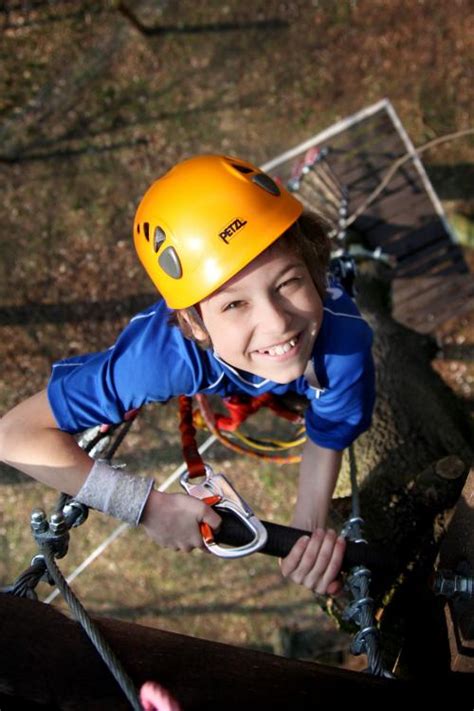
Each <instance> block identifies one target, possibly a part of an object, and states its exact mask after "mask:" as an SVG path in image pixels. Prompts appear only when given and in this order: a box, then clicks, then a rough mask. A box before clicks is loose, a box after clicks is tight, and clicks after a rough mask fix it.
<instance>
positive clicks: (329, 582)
mask: <svg viewBox="0 0 474 711" xmlns="http://www.w3.org/2000/svg"><path fill="white" fill-rule="evenodd" d="M345 550H346V542H345V539H344V538H342V537H338V536H337V534H336V532H335V531H333V530H332V529H329V530H328V531H325V530H324V529H323V528H317V529H316V530H315V531H314V532H313V534H312V535H311V538H309V537H308V536H302V537H301V538H299V539H298V540H297V541H296V543H295V545H294V546H293V548H292V549H291V551H290V552H289V554H288V555H287V556H286V558H283V560H281V561H280V569H281V572H282V575H283V577H285V578H290V580H292V581H293V582H294V583H298V584H299V585H304V586H305V587H307V588H309V589H310V590H313V592H316V593H319V594H322V595H324V594H326V595H337V594H338V593H339V592H340V591H341V590H342V581H341V580H338V579H337V576H338V573H339V571H340V569H341V565H342V559H343V558H344V552H345Z"/></svg>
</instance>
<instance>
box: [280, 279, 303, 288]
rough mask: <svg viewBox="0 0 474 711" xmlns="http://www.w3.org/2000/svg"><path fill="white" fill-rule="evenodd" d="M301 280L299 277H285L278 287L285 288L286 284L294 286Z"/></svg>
mask: <svg viewBox="0 0 474 711" xmlns="http://www.w3.org/2000/svg"><path fill="white" fill-rule="evenodd" d="M300 281H301V277H297V276H294V277H291V278H290V279H285V281H283V282H282V283H281V284H279V286H278V289H279V290H280V289H285V288H286V287H288V286H290V287H291V286H296V285H297V284H298V283H299V282H300Z"/></svg>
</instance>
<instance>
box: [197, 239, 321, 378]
mask: <svg viewBox="0 0 474 711" xmlns="http://www.w3.org/2000/svg"><path fill="white" fill-rule="evenodd" d="M200 309H201V316H202V320H203V322H204V325H205V326H206V329H207V331H208V334H209V336H210V339H211V341H212V345H213V348H214V350H215V352H216V353H217V355H218V356H219V357H220V358H222V359H223V360H225V361H226V363H228V364H229V365H231V366H233V367H234V368H239V369H240V370H245V371H247V372H249V373H253V374H254V375H259V376H261V377H263V378H268V379H269V380H272V381H274V382H277V383H289V382H291V381H292V380H295V379H296V378H298V377H300V376H301V375H302V374H303V373H304V371H305V369H306V365H307V362H308V360H309V358H310V356H311V353H312V350H313V345H314V341H315V339H316V336H317V334H318V331H319V329H320V327H321V323H322V318H323V305H322V301H321V298H320V296H319V294H318V292H317V290H316V287H315V285H314V283H313V280H312V279H311V276H310V274H309V272H308V269H307V267H306V265H305V263H304V262H303V261H302V259H301V257H299V256H297V255H296V254H295V253H293V251H292V250H289V249H288V248H287V247H285V246H284V245H283V246H282V245H279V244H278V242H276V243H275V244H274V245H272V246H271V247H269V248H268V249H267V250H265V251H264V252H263V253H262V254H260V255H259V256H258V257H257V258H256V259H255V260H254V261H253V262H251V264H249V265H248V266H247V267H245V269H243V270H242V271H241V272H239V273H238V274H237V275H236V276H235V277H233V278H232V279H230V280H229V281H228V282H226V284H224V286H223V287H221V288H220V289H218V290H217V291H216V292H214V293H213V294H212V295H211V296H209V297H208V298H206V299H204V300H203V301H201V302H200ZM193 332H194V335H195V337H196V338H202V337H203V334H202V333H199V330H198V331H197V332H196V326H193Z"/></svg>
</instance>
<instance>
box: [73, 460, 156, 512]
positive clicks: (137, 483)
mask: <svg viewBox="0 0 474 711" xmlns="http://www.w3.org/2000/svg"><path fill="white" fill-rule="evenodd" d="M153 484H154V480H153V479H151V478H145V477H141V476H136V475H135V474H131V473H129V472H125V471H123V470H121V469H116V468H114V467H113V466H110V465H109V464H106V463H105V462H101V461H100V460H98V461H96V462H94V465H93V467H92V469H91V470H90V472H89V475H88V477H87V479H86V481H85V482H84V484H83V485H82V487H81V489H80V490H79V491H78V493H77V494H76V496H75V497H74V498H75V499H76V500H77V501H79V502H80V503H82V504H85V505H86V506H89V507H90V508H93V509H96V510H97V511H102V512H103V513H105V514H108V515H109V516H113V517H114V518H118V519H120V520H121V521H125V522H126V523H129V524H131V525H133V526H138V524H139V523H140V520H141V518H142V516H143V512H144V508H145V505H146V503H147V501H148V499H149V497H150V493H151V491H152V488H153Z"/></svg>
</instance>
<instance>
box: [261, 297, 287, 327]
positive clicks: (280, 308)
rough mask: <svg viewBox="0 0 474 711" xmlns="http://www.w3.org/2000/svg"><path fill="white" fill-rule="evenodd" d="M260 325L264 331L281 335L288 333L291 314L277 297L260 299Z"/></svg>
mask: <svg viewBox="0 0 474 711" xmlns="http://www.w3.org/2000/svg"><path fill="white" fill-rule="evenodd" d="M259 311H260V312H259V316H260V318H259V323H260V327H261V328H262V330H263V331H264V332H265V333H268V334H269V335H273V336H281V335H285V334H287V333H288V330H289V325H290V321H291V314H290V313H289V311H288V309H287V308H286V307H285V304H284V303H282V300H280V299H278V297H268V298H266V299H264V300H262V303H261V305H260V310H259Z"/></svg>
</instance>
